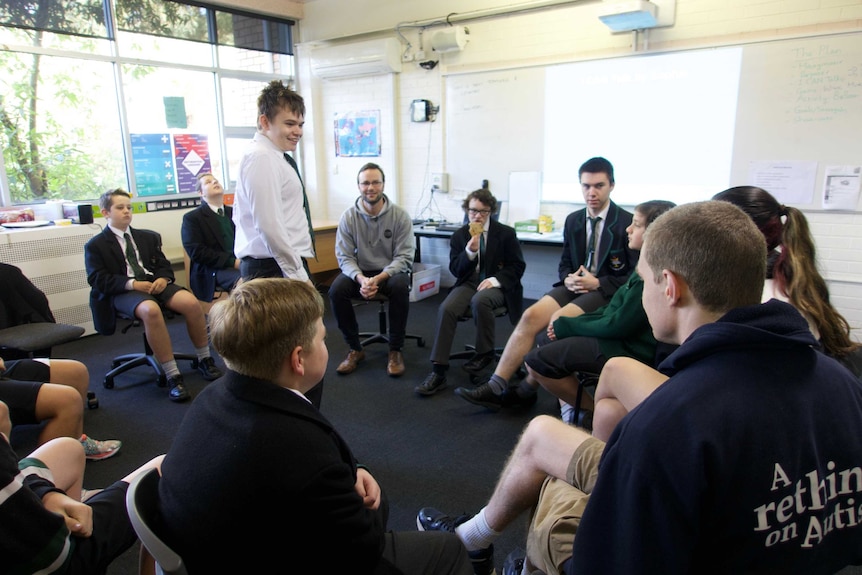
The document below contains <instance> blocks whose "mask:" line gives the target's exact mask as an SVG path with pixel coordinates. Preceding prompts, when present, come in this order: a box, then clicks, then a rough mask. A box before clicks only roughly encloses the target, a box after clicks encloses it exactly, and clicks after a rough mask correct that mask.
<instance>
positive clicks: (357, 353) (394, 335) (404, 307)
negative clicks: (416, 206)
mask: <svg viewBox="0 0 862 575" xmlns="http://www.w3.org/2000/svg"><path fill="white" fill-rule="evenodd" d="M356 184H357V186H358V188H359V198H357V199H356V203H355V204H354V205H353V207H351V208H348V209H347V210H346V211H345V212H344V213H343V214H342V215H341V220H340V221H339V222H338V231H337V232H336V235H335V256H336V257H337V258H338V267H339V268H341V274H340V275H339V276H338V277H337V278H335V281H333V282H332V286H331V287H330V288H329V300H330V302H331V303H332V313H333V314H334V315H335V319H336V321H337V322H338V329H340V330H341V333H342V334H343V335H344V341H346V342H347V345H348V346H350V351H349V352H348V354H347V357H346V358H344V361H342V362H341V363H340V364H339V365H338V368H337V369H336V371H337V372H338V373H339V374H341V375H346V374H348V373H353V371H355V370H356V368H357V367H358V365H359V362H361V361H363V360H364V359H365V351H363V349H362V343H361V342H360V339H359V324H358V323H357V322H356V313H355V312H354V311H353V303H352V301H351V300H353V299H358V298H364V299H372V298H373V297H374V296H376V295H377V294H378V293H380V294H382V295H385V296H386V297H387V298H389V361H388V362H387V365H386V372H387V373H388V374H389V375H390V377H398V376H400V375H403V374H404V357H403V356H402V355H401V348H402V347H403V346H404V337H405V334H406V332H407V314H408V312H409V311H410V272H411V271H412V269H413V253H414V251H415V249H414V240H413V221H412V220H411V218H410V214H408V213H407V211H406V210H404V208H402V207H400V206H396V205H395V204H394V203H392V200H390V199H389V198H388V197H387V196H386V194H384V193H383V188H384V187H385V185H386V175H385V174H384V173H383V168H381V167H380V166H378V165H377V164H373V163H368V164H365V165H364V166H362V167H361V168H360V169H359V173H358V175H357V176H356Z"/></svg>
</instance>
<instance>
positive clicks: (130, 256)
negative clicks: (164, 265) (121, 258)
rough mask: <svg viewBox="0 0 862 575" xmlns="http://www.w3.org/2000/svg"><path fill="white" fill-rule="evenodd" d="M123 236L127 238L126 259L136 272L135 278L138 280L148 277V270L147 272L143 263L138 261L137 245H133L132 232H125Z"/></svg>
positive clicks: (133, 271)
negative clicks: (142, 265)
mask: <svg viewBox="0 0 862 575" xmlns="http://www.w3.org/2000/svg"><path fill="white" fill-rule="evenodd" d="M123 237H124V238H125V239H126V260H128V262H129V265H130V266H131V267H132V273H133V274H135V279H136V280H137V281H143V280H145V279H147V272H145V271H144V268H142V267H141V264H139V263H138V256H137V254H135V246H134V245H132V236H131V234H129V233H128V232H126V233H124V234H123Z"/></svg>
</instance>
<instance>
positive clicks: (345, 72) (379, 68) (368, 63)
mask: <svg viewBox="0 0 862 575" xmlns="http://www.w3.org/2000/svg"><path fill="white" fill-rule="evenodd" d="M397 72H401V43H400V42H398V40H396V39H395V38H386V39H382V40H367V41H364V42H354V43H351V44H340V45H336V46H323V47H321V48H315V49H313V50H312V51H311V73H312V74H314V75H315V76H317V77H318V78H323V79H329V78H350V77H354V76H368V75H371V74H392V73H397Z"/></svg>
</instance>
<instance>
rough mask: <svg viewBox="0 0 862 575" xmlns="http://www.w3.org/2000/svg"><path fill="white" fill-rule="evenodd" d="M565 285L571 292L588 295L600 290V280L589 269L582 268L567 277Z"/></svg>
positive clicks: (564, 281)
mask: <svg viewBox="0 0 862 575" xmlns="http://www.w3.org/2000/svg"><path fill="white" fill-rule="evenodd" d="M563 284H564V285H565V286H566V289H568V290H569V291H571V292H574V293H587V292H589V291H594V290H596V289H598V287H599V279H598V278H597V277H596V276H594V275H593V274H591V273H590V272H589V271H588V270H587V268H585V267H584V266H581V267H579V268H578V270H577V271H576V272H575V273H571V274H569V275H567V276H566V279H565V280H563Z"/></svg>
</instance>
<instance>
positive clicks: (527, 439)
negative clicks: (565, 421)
mask: <svg viewBox="0 0 862 575" xmlns="http://www.w3.org/2000/svg"><path fill="white" fill-rule="evenodd" d="M560 423H562V422H561V421H560V420H559V419H557V418H555V417H551V416H550V415H537V416H536V417H534V418H533V419H532V420H530V423H528V424H527V427H526V428H525V429H524V433H523V434H522V435H521V439H520V441H518V447H519V448H520V449H521V450H522V451H524V452H530V451H532V450H533V448H534V447H535V446H536V445H538V444H540V443H542V442H545V441H547V440H548V437H549V436H550V431H551V430H552V429H553V428H554V427H556V426H558V425H559V424H560Z"/></svg>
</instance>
